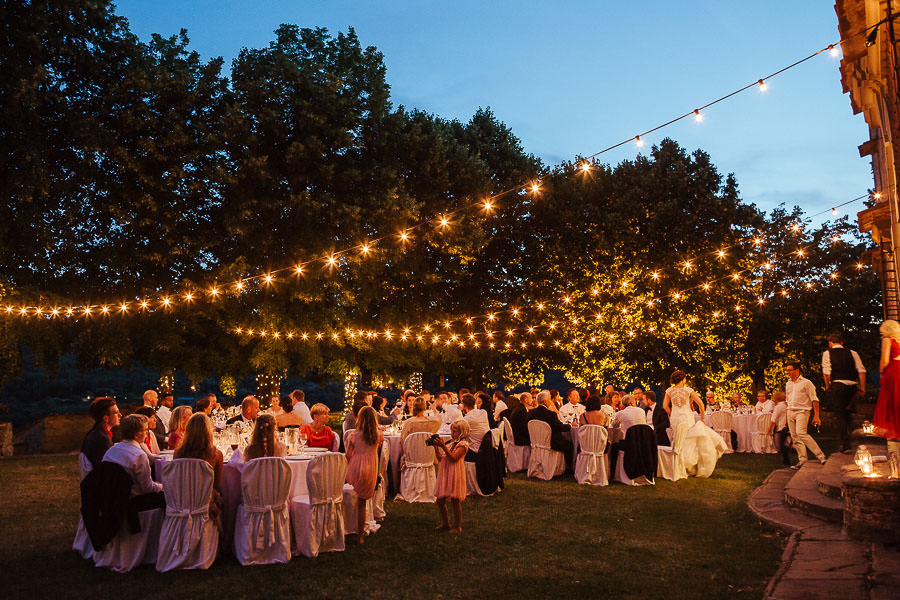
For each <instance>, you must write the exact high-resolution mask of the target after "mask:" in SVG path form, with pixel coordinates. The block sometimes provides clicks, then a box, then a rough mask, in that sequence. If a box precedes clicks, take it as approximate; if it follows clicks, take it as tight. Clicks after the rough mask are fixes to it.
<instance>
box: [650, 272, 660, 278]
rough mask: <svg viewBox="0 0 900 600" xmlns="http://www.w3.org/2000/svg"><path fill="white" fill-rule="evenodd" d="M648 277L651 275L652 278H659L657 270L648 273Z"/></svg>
mask: <svg viewBox="0 0 900 600" xmlns="http://www.w3.org/2000/svg"><path fill="white" fill-rule="evenodd" d="M650 277H652V278H653V279H659V271H653V272H652V273H650Z"/></svg>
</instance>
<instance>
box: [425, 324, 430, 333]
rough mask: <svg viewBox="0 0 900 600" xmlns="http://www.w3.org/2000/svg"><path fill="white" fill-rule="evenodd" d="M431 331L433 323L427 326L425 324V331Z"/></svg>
mask: <svg viewBox="0 0 900 600" xmlns="http://www.w3.org/2000/svg"><path fill="white" fill-rule="evenodd" d="M429 331H431V325H426V326H425V333H428V332H429Z"/></svg>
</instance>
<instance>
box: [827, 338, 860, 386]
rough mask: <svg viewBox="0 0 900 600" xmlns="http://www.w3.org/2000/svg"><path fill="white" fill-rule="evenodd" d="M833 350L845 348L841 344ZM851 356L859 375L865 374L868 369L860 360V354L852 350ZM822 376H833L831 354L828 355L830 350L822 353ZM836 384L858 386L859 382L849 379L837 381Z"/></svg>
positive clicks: (836, 345)
mask: <svg viewBox="0 0 900 600" xmlns="http://www.w3.org/2000/svg"><path fill="white" fill-rule="evenodd" d="M831 348H843V346H841V345H840V344H835V345H834V346H832V347H831ZM850 355H851V356H852V357H853V364H854V365H855V366H856V372H857V373H865V372H866V368H865V367H864V366H863V364H862V361H861V360H860V359H859V354H857V353H856V350H851V351H850ZM822 375H831V354H829V353H828V350H826V351H825V352H823V353H822ZM834 382H835V383H843V384H846V385H858V384H859V380H858V379H857V380H855V381H850V380H849V379H835V380H834Z"/></svg>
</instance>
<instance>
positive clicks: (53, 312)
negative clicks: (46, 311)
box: [50, 307, 59, 317]
mask: <svg viewBox="0 0 900 600" xmlns="http://www.w3.org/2000/svg"><path fill="white" fill-rule="evenodd" d="M50 314H51V315H53V316H54V317H55V316H57V315H58V314H59V309H58V308H56V307H54V308H53V310H51V311H50Z"/></svg>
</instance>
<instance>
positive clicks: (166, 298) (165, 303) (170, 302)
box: [162, 296, 172, 307]
mask: <svg viewBox="0 0 900 600" xmlns="http://www.w3.org/2000/svg"><path fill="white" fill-rule="evenodd" d="M162 303H163V306H165V307H168V306H169V305H170V304H172V301H171V300H169V297H168V296H166V297H165V298H163V300H162Z"/></svg>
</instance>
